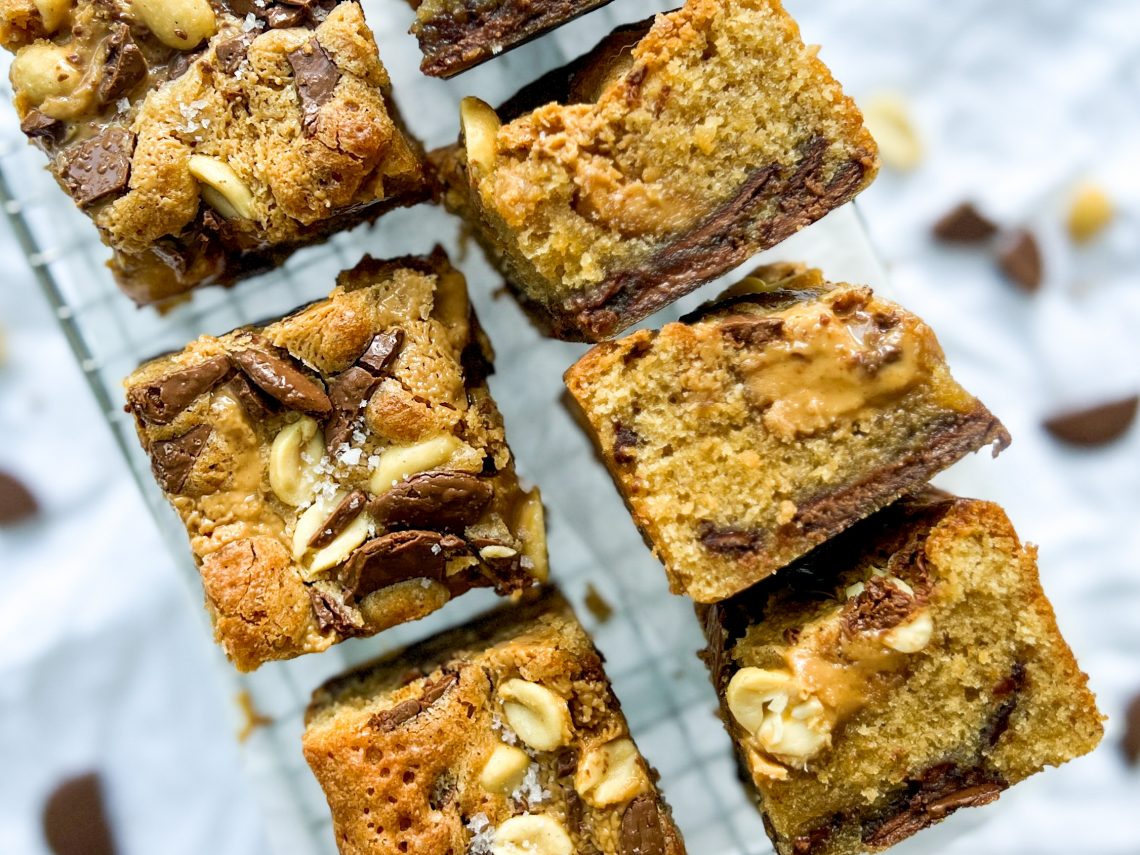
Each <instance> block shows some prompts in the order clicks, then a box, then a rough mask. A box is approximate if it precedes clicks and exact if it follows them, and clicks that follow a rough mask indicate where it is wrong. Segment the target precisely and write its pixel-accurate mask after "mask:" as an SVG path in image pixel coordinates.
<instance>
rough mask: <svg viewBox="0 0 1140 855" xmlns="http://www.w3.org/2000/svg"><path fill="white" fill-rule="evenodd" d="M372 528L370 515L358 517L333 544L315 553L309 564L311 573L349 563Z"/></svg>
mask: <svg viewBox="0 0 1140 855" xmlns="http://www.w3.org/2000/svg"><path fill="white" fill-rule="evenodd" d="M372 527H373V522H372V519H371V518H370V517H369V516H368V514H360V515H359V516H357V517H356V519H354V520H353V521H352V522H350V523H349V524H348V526H347V527H346V528H345V530H344V531H342V532H341V533H340V534H338V535H337V537H336V539H335V540H334V541H333V542H332V543H330V544H329V545H328V546H326V547H324V548H323V549H320V550H318V551H317V552H316V553H314V555H313V560H312V561H310V562H309V573H310V574H313V575H315V574H317V573H321V572H323V571H325V570H328V569H329V568H330V567H335V566H336V565H338V564H341V563H343V562H344V561H347V560H348V556H350V555H351V554H352V553H353V551H354V550H355V549H356V547H358V546H360V544H362V543H364V541H365V540H367V539H368V535H369V533H370V532H371V531H372Z"/></svg>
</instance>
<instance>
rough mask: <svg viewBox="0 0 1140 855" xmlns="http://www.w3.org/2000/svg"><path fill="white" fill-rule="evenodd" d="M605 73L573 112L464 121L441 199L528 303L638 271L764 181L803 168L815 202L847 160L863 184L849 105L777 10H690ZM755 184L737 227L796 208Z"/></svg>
mask: <svg viewBox="0 0 1140 855" xmlns="http://www.w3.org/2000/svg"><path fill="white" fill-rule="evenodd" d="M600 62H601V63H602V67H601V68H598V69H594V72H595V73H594V74H592V76H591V79H592V84H593V85H592V87H591V88H592V89H593V91H592V92H583V91H580V92H579V98H577V99H575V101H576V102H575V103H569V104H559V103H550V104H546V105H544V106H540V107H538V108H537V109H534V110H533V111H532V112H529V113H527V114H524V115H521V116H519V117H517V118H514V119H513V121H510V122H509V123H508V124H505V125H502V126H501V127H499V126H498V123H497V120H496V118H495V115H494V114H493V113H492V112H491V111H490V110H489V108H488V109H485V110H479V111H477V112H476V111H470V120H469V121H467V122H466V123H465V135H466V151H465V152H462V153H458V157H459V158H460V160H461V161H462V162H461V163H460V164H459V167H458V168H460V169H462V168H466V170H467V174H466V176H465V177H463V178H462V180H458V179H454V178H453V180H452V184H453V188H454V189H455V192H453V193H451V194H449V197H448V199H449V202H450V203H451V204H452V205H453V206H455V207H459V208H460V209H464V208H466V209H467V211H468V213H470V214H473V215H475V218H476V219H477V220H479V221H480V228H482V229H484V230H487V231H489V235H490V237H489V243H491V244H492V248H493V249H494V250H495V251H496V253H497V254H499V255H501V256H502V258H501V260H502V261H503V263H504V264H505V265H506V266H507V268H508V272H509V273H510V274H511V275H512V276H513V277H514V278H515V279H516V284H517V285H519V286H520V287H521V288H522V290H523V291H524V294H525V296H526V297H527V298H528V299H530V300H532V301H535V302H537V303H540V304H556V303H558V302H560V301H564V300H566V299H567V298H570V297H573V296H574V295H578V294H581V293H582V292H584V291H587V290H589V289H591V288H592V287H593V286H597V285H598V284H599V283H601V282H603V281H604V280H606V279H607V277H609V276H610V275H611V274H612V273H613V272H614V271H616V270H618V269H624V268H629V267H633V266H636V265H638V264H639V263H642V262H646V261H647V260H648V259H649V258H650V257H651V256H652V255H653V254H654V253H655V252H656V251H658V250H659V249H660V247H661V246H662V244H664V243H668V242H669V241H671V240H673V239H675V238H676V237H677V236H679V235H682V234H685V233H686V232H691V231H693V230H694V229H697V228H698V227H700V226H701V225H702V223H704V222H705V221H706V220H707V219H708V217H709V214H710V212H711V211H713V210H714V209H717V208H718V206H720V205H722V203H725V202H726V201H728V200H732V199H734V198H736V197H738V196H739V195H740V194H741V192H742V188H746V187H748V186H749V183H750V182H753V181H754V179H757V176H758V175H760V173H765V171H766V170H770V171H772V172H781V171H785V172H786V171H789V170H790V171H794V170H795V169H796V168H797V167H798V166H800V165H802V163H803V162H805V161H806V160H809V159H813V158H814V159H816V160H818V163H817V164H816V165H815V168H814V172H813V175H812V181H813V182H814V185H815V186H814V187H813V192H814V193H817V194H819V195H826V188H827V187H828V185H829V184H830V183H831V182H832V180H833V179H834V178H835V177H836V175H837V174H838V173H839V172H846V171H849V170H851V169H852V168H853V166H852V164H857V165H858V169H859V171H860V173H861V178H860V179H859V181H858V182H857V183H858V184H859V187H860V188H861V187H862V186H864V185H865V184H866V183H869V182H870V180H871V178H872V177H873V175H874V172H875V168H876V164H875V157H874V152H875V146H874V142H873V141H872V139H871V137H870V135H869V134H868V133H867V132H866V131H865V130H864V129H863V127H862V117H861V115H860V113H859V111H858V109H857V108H856V107H855V105H854V103H853V102H852V101H851V100H850V99H848V98H847V97H846V96H845V95H844V94H843V92H842V90H841V88H840V87H839V85H838V84H837V83H836V82H835V81H834V79H833V78H832V77H831V75H830V72H829V71H828V70H827V68H826V67H825V66H824V65H823V64H822V63H821V62H819V60H818V59H817V58H816V51H815V49H814V48H811V47H807V46H805V45H804V44H803V43H802V42H801V41H800V38H799V31H798V27H797V26H796V24H795V22H794V21H793V20H792V19H791V18H789V17H788V16H787V15H786V14H785V13H784V12H783V9H782V8H781V6H780V5H779V3H778V2H776V0H689V2H688V3H686V4H685V6H684V8H683V9H681V10H679V11H677V12H673V13H670V14H667V15H661V16H658V17H657V19H656V20H655V22H653V24H652V27H651V28H650V29H649V30H648V32H647V33H645V35H644V37H643V38H641V39H640V41H639V42H638V43H637V44H636V45H635V46H634V47H633V48H632V50H628V51H622V52H620V53H618V54H617V55H616V56H615V55H612V52H608V51H605V50H602V51H601V59H600ZM451 167H452V168H455V167H456V164H454V163H452V164H451ZM444 171H445V173H446V172H447V171H448V167H447V166H445V170H444ZM766 174H767V173H765V175H766ZM464 185H467V186H464ZM762 185H763V181H761V182H760V186H758V187H756V188H752V190H750V191H748V192H751V193H754V194H756V198H750V199H749V200H748V201H747V205H746V206H745V207H747V208H750V209H751V210H750V211H749V213H748V216H749V217H750V218H755V219H757V220H760V221H771V220H774V219H778V218H780V217H782V216H783V217H786V216H788V214H789V212H788V210H786V209H787V208H793V207H795V205H794V204H791V202H790V200H789V199H781V198H779V197H778V195H777V194H774V193H771V192H767V193H766V192H764V190H763V186H762ZM857 189H858V188H856V189H853V190H852V192H851V195H853V194H854V192H857ZM465 194H466V195H468V197H469V198H467V199H464V198H463V197H464V195H465ZM782 206H783V207H782ZM804 224H806V222H800V223H799V224H798V226H797V227H796V228H798V227H800V226H802V225H804ZM794 230H795V229H793V231H794ZM783 236H786V235H781V237H783ZM484 237H488V235H484ZM755 238H756V236H755V235H752V236H751V239H752V240H754V239H755ZM743 260H744V259H743V258H740V259H737V260H736V261H735V262H734V263H733V264H735V263H739V262H740V261H743ZM729 266H733V265H729ZM724 269H728V268H727V267H726V268H724ZM721 272H723V271H721Z"/></svg>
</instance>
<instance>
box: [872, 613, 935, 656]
mask: <svg viewBox="0 0 1140 855" xmlns="http://www.w3.org/2000/svg"><path fill="white" fill-rule="evenodd" d="M933 635H934V619H933V618H932V617H931V616H930V612H929V611H928V610H926V609H923V610H922V611H920V612H919V613H918V614H917V615H915V616H914V617H913V618H912V619H911V620H909V621H907V622H906V623H903V624H899V625H898V626H896V627H892V628H891V629H889V630H887V632H885V633H884V634H883V644H885V645H886V646H887V647H889V648H891V650H897V651H898V652H899V653H918V652H919V651H920V650H923V649H924V648H925V647H926V645H928V644H930V639H931V637H933Z"/></svg>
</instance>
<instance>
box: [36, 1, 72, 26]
mask: <svg viewBox="0 0 1140 855" xmlns="http://www.w3.org/2000/svg"><path fill="white" fill-rule="evenodd" d="M33 3H34V4H35V7H36V11H37V12H39V13H40V18H41V19H42V20H43V22H44V31H45V32H47V33H49V34H50V33H54V32H55V31H56V30H58V29H59V28H60V26H61V25H62V24H63V22H64V20H66V18H67V14H68V12H70V11H71V0H33Z"/></svg>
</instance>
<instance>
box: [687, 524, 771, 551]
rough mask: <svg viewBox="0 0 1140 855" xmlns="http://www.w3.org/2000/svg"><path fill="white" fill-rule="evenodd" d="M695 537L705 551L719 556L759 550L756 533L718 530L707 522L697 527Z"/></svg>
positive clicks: (731, 529)
mask: <svg viewBox="0 0 1140 855" xmlns="http://www.w3.org/2000/svg"><path fill="white" fill-rule="evenodd" d="M697 537H698V538H699V540H700V541H701V544H702V545H703V546H704V547H705V549H707V550H709V551H710V552H718V553H721V554H733V553H741V552H752V551H754V550H757V549H759V548H760V536H759V534H757V533H756V532H754V531H743V530H742V529H736V528H719V527H717V526H716V525H714V524H713V523H710V522H708V521H705V522H703V523H701V524H700V526H698V531H697Z"/></svg>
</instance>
